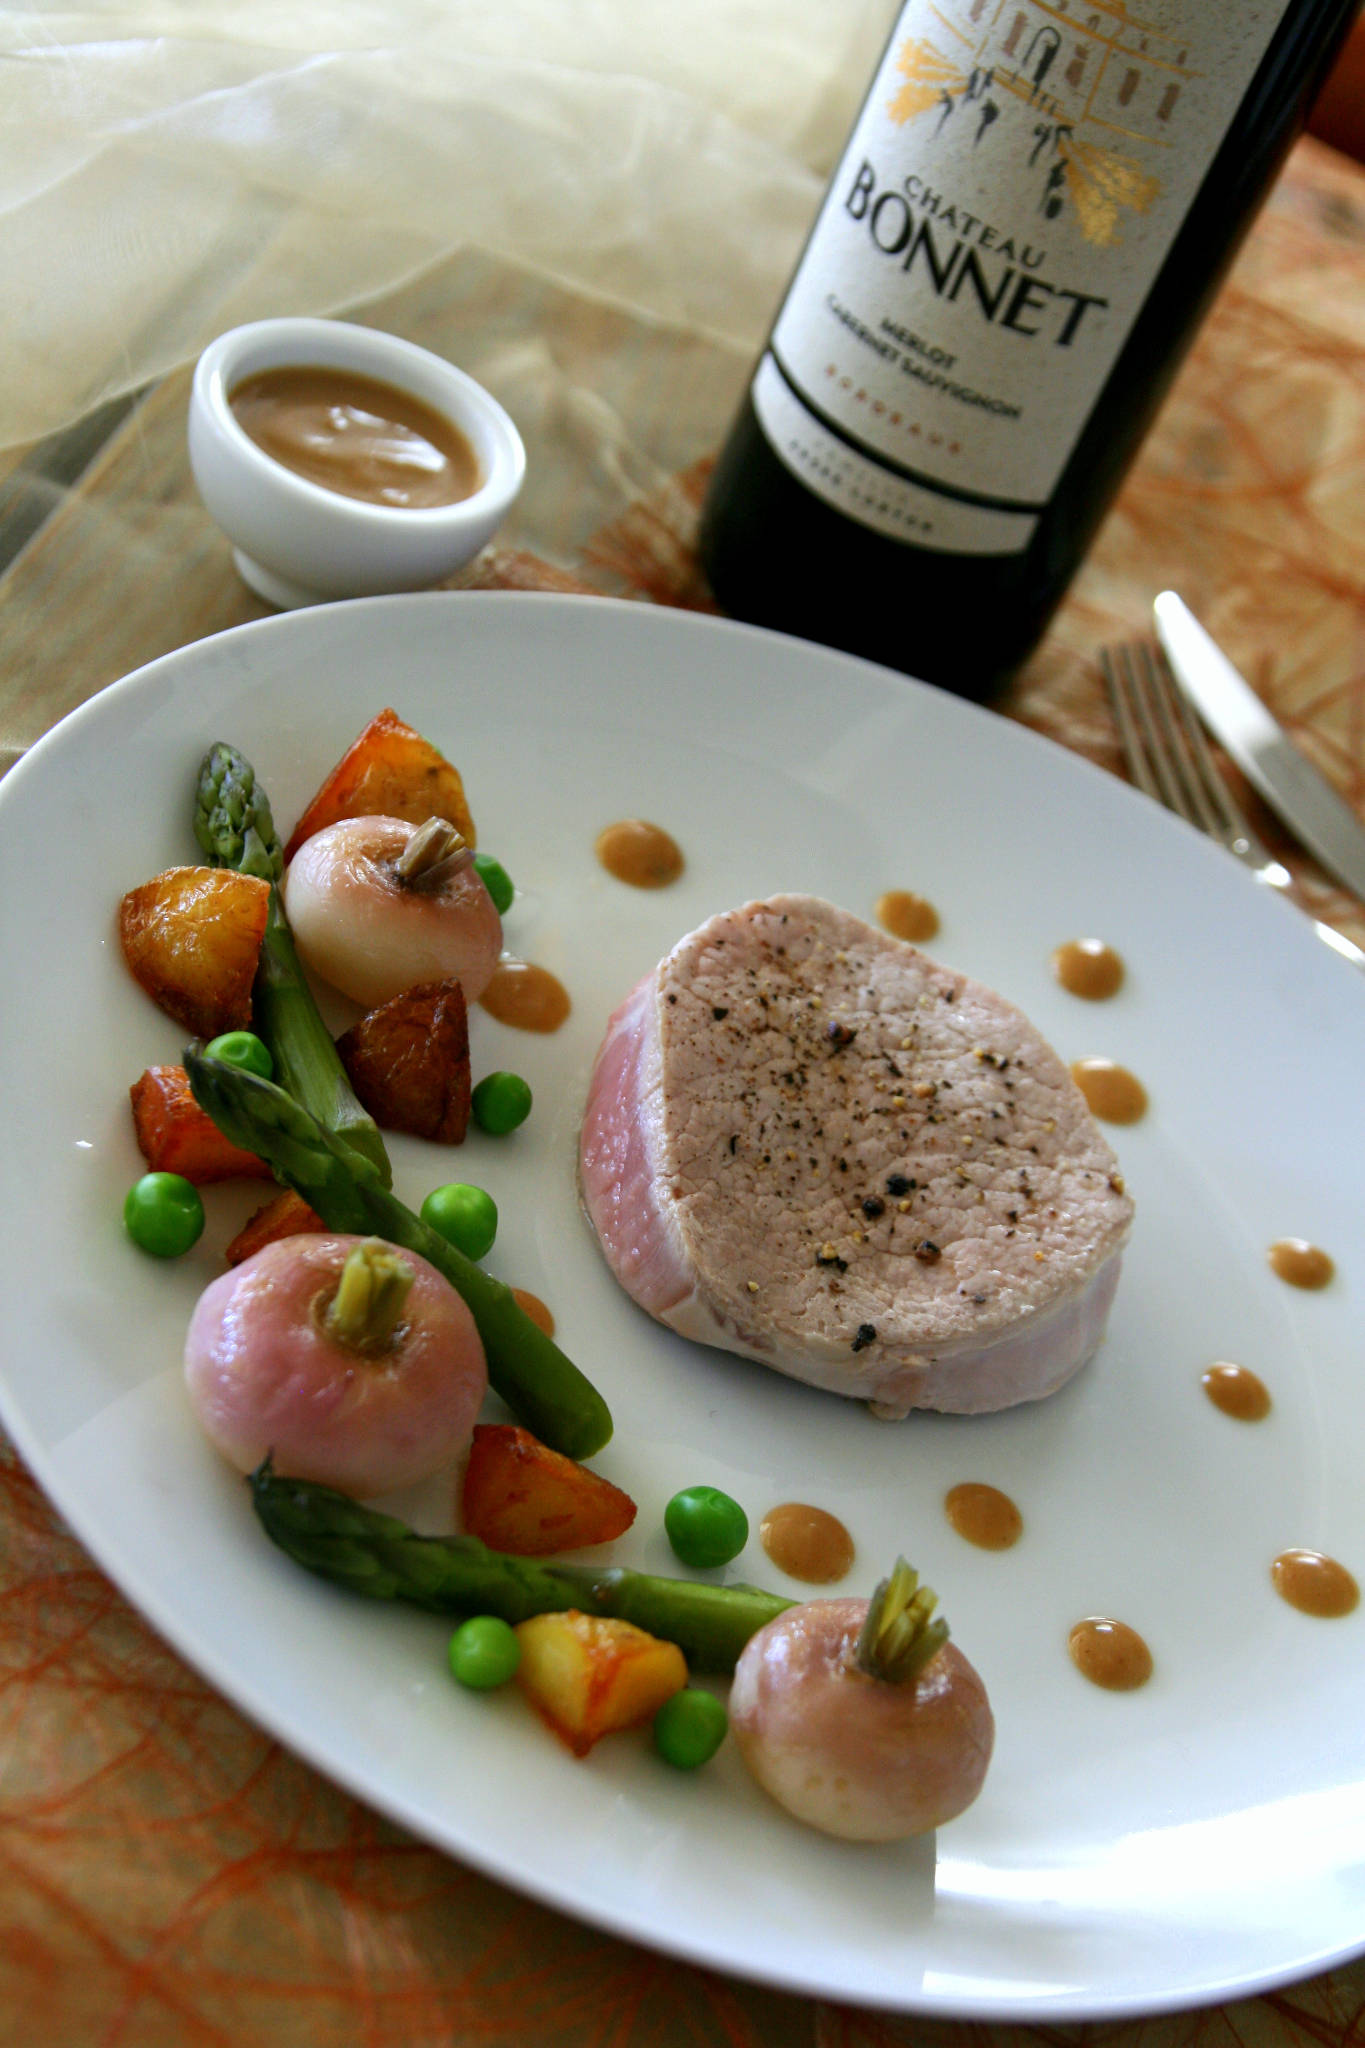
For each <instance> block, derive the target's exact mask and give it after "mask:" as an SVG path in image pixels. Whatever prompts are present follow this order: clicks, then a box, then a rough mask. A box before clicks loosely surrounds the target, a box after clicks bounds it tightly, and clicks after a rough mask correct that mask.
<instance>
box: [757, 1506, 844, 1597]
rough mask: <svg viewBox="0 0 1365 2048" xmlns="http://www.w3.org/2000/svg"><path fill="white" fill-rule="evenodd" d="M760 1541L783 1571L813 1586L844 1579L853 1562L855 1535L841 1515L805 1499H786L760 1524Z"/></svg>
mask: <svg viewBox="0 0 1365 2048" xmlns="http://www.w3.org/2000/svg"><path fill="white" fill-rule="evenodd" d="M758 1537H759V1541H760V1542H761V1543H762V1545H763V1548H764V1549H765V1550H766V1551H767V1553H768V1556H769V1557H770V1558H771V1559H772V1561H773V1563H774V1564H775V1565H776V1566H777V1569H778V1570H779V1571H780V1572H785V1573H786V1574H787V1577H788V1578H789V1579H802V1580H804V1582H805V1583H806V1584H807V1585H809V1586H828V1585H830V1584H831V1583H832V1582H833V1580H835V1579H842V1578H843V1576H844V1574H845V1573H846V1572H847V1571H848V1569H849V1567H850V1565H851V1564H852V1563H853V1538H852V1537H851V1536H850V1535H849V1533H848V1530H847V1529H846V1528H845V1527H844V1525H843V1523H842V1522H841V1521H840V1520H839V1518H838V1516H837V1515H831V1514H827V1513H826V1511H825V1510H824V1508H813V1507H809V1506H808V1505H807V1504H806V1503H805V1502H804V1501H797V1500H787V1501H783V1503H782V1505H781V1506H780V1507H776V1508H770V1509H769V1510H768V1512H767V1514H766V1515H765V1516H764V1517H763V1520H762V1522H761V1523H760V1524H759V1530H758Z"/></svg>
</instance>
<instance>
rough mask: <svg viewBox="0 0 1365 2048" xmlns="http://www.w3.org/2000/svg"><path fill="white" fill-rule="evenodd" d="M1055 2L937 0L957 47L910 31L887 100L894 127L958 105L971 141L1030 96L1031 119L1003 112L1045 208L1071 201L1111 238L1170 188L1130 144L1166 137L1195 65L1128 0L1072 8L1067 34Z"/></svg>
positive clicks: (954, 113) (1152, 146)
mask: <svg viewBox="0 0 1365 2048" xmlns="http://www.w3.org/2000/svg"><path fill="white" fill-rule="evenodd" d="M1053 11H1054V10H1053V9H1052V8H1050V7H1048V6H1045V5H1043V4H1041V0H956V5H954V4H953V0H940V5H939V6H938V7H937V8H936V9H935V12H936V14H937V15H938V17H939V19H940V20H941V21H942V22H943V25H944V27H945V28H947V29H949V30H951V31H952V32H953V33H954V34H955V35H956V36H957V37H958V39H959V40H960V42H961V44H962V46H963V49H962V56H961V58H960V59H954V58H953V57H952V56H950V55H948V54H947V53H945V52H944V51H943V50H940V49H939V48H938V47H937V45H936V44H935V43H933V42H932V41H931V40H930V39H929V38H928V37H922V36H921V37H911V38H909V39H908V40H907V41H906V42H905V43H903V44H902V45H901V47H900V49H899V51H898V52H897V56H896V64H895V68H896V71H897V73H898V74H899V76H900V77H901V78H902V79H903V80H904V83H903V84H902V85H901V86H899V87H898V88H897V90H896V92H895V93H894V94H893V96H892V98H891V99H890V101H889V102H888V103H887V108H886V111H887V113H888V115H889V116H890V118H891V120H892V121H894V122H895V123H896V125H897V126H898V127H902V126H904V125H905V123H906V122H909V121H916V120H920V119H923V118H924V117H926V116H933V117H935V118H936V120H937V124H938V126H937V129H936V130H935V133H941V132H942V130H943V128H944V127H945V126H946V124H947V123H948V122H949V121H952V120H956V119H957V118H958V117H959V116H961V117H963V118H964V119H965V120H966V121H967V122H968V124H969V125H970V126H971V127H973V128H974V130H975V133H974V134H973V136H972V148H973V150H976V149H978V148H980V147H982V146H983V144H985V143H986V141H987V138H988V136H990V131H991V130H992V128H993V127H994V126H995V124H996V123H997V122H998V121H999V119H1000V115H1001V112H1002V110H1003V109H1002V102H1005V101H1013V102H1015V103H1016V105H1020V106H1022V107H1024V109H1025V110H1026V112H1027V114H1028V115H1029V116H1032V117H1033V118H1032V120H1031V122H1030V123H1029V125H1027V126H1026V127H1025V128H1024V129H1023V130H1022V131H1021V129H1020V127H1019V124H1018V121H1017V119H1016V120H1015V121H1014V122H1006V123H1005V127H1004V130H1003V131H1002V134H1005V133H1010V134H1013V136H1014V137H1015V146H1016V147H1017V148H1020V149H1021V151H1022V155H1023V162H1022V164H1021V166H1020V168H1021V169H1022V170H1023V171H1024V172H1026V173H1027V174H1028V175H1030V176H1031V177H1033V178H1034V180H1035V181H1036V183H1037V187H1038V211H1039V213H1040V214H1041V216H1042V218H1043V219H1044V220H1047V221H1052V220H1056V219H1057V218H1058V216H1059V215H1061V214H1062V213H1063V212H1064V211H1065V209H1066V208H1067V206H1068V205H1070V207H1071V209H1072V211H1073V212H1074V214H1075V218H1076V224H1077V226H1078V228H1079V230H1080V233H1081V234H1082V236H1083V237H1084V239H1085V240H1086V241H1087V242H1089V243H1090V244H1091V245H1092V246H1093V247H1095V248H1109V247H1110V246H1111V245H1112V244H1113V243H1115V242H1117V241H1119V240H1120V239H1121V236H1122V230H1123V225H1124V221H1125V218H1126V217H1127V216H1129V215H1131V214H1142V213H1146V212H1147V211H1148V209H1149V208H1150V207H1151V206H1152V205H1153V204H1154V203H1155V202H1156V200H1157V199H1158V198H1159V197H1160V196H1161V192H1162V189H1163V188H1162V181H1161V179H1160V178H1159V177H1157V176H1156V175H1155V173H1154V172H1152V171H1151V170H1149V169H1148V168H1147V166H1146V164H1145V163H1144V162H1143V161H1142V159H1141V157H1140V156H1138V155H1135V154H1133V150H1132V145H1134V144H1136V145H1137V148H1138V149H1139V150H1140V151H1146V152H1149V153H1150V152H1152V151H1159V150H1162V149H1164V148H1166V147H1167V146H1168V144H1167V141H1166V138H1167V137H1168V136H1169V134H1170V132H1171V125H1170V124H1171V118H1172V116H1173V114H1174V112H1175V108H1176V105H1177V103H1178V101H1179V98H1180V92H1181V88H1182V85H1183V84H1184V83H1185V82H1186V81H1187V80H1188V79H1190V78H1191V77H1193V76H1194V73H1193V72H1192V71H1191V70H1190V69H1189V68H1188V66H1187V64H1186V61H1185V60H1186V55H1187V52H1186V51H1185V49H1184V48H1183V47H1181V45H1180V44H1179V42H1178V40H1177V39H1176V38H1175V37H1173V36H1170V35H1162V34H1161V33H1159V32H1158V31H1156V30H1154V29H1152V28H1150V27H1147V26H1144V25H1143V24H1142V23H1140V22H1136V21H1134V20H1132V19H1131V18H1130V17H1129V15H1128V13H1127V10H1126V8H1125V7H1124V6H1123V5H1122V4H1118V5H1113V4H1105V0H1101V4H1099V5H1096V6H1092V7H1091V8H1089V9H1088V10H1087V13H1086V15H1085V19H1084V22H1082V21H1080V20H1075V21H1073V20H1071V19H1070V18H1068V20H1067V23H1066V32H1065V36H1063V33H1062V31H1061V29H1059V28H1058V26H1057V24H1056V22H1055V21H1054V20H1052V19H1050V18H1049V17H1050V16H1051V15H1052V13H1053ZM987 13H990V14H991V16H992V19H991V21H990V22H989V24H988V25H987V26H986V27H985V28H984V29H983V28H982V27H981V26H980V22H981V18H982V17H983V16H984V15H986V14H987ZM990 140H991V142H993V143H994V142H996V141H997V138H996V137H994V136H990Z"/></svg>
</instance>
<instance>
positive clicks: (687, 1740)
mask: <svg viewBox="0 0 1365 2048" xmlns="http://www.w3.org/2000/svg"><path fill="white" fill-rule="evenodd" d="M729 1725H730V1718H729V1716H728V1714H727V1713H726V1711H725V1708H724V1707H723V1706H722V1704H721V1702H720V1701H719V1700H718V1699H717V1698H716V1696H715V1694H714V1693H713V1692H703V1691H702V1690H701V1687H700V1686H695V1685H687V1686H684V1687H683V1689H682V1691H681V1692H675V1693H674V1695H673V1697H672V1699H668V1700H665V1701H664V1703H663V1705H662V1706H661V1707H660V1709H659V1711H658V1713H657V1714H656V1715H655V1716H654V1747H655V1749H657V1750H658V1752H659V1755H660V1756H661V1757H662V1758H663V1760H664V1762H665V1763H666V1764H672V1766H673V1768H674V1770H677V1771H695V1770H696V1769H698V1767H699V1766H700V1765H702V1764H705V1763H709V1762H710V1761H711V1758H712V1757H713V1756H714V1755H715V1753H716V1751H717V1750H718V1749H719V1748H720V1746H721V1744H722V1742H724V1740H725V1731H726V1729H727V1728H728V1727H729Z"/></svg>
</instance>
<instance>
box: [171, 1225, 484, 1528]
mask: <svg viewBox="0 0 1365 2048" xmlns="http://www.w3.org/2000/svg"><path fill="white" fill-rule="evenodd" d="M185 1380H186V1385H187V1386H188V1388H189V1394H190V1399H191V1402H192V1403H193V1405H194V1409H195V1413H196V1414H197V1416H198V1418H199V1420H200V1422H201V1423H202V1424H203V1427H204V1429H205V1431H206V1432H207V1434H208V1436H209V1437H210V1438H211V1440H212V1441H213V1442H214V1443H215V1444H216V1445H217V1447H218V1449H219V1450H220V1451H221V1452H222V1453H223V1455H224V1456H225V1457H226V1458H228V1459H229V1460H230V1461H231V1463H232V1464H234V1465H236V1466H237V1467H238V1469H239V1470H240V1471H243V1472H249V1471H251V1470H253V1469H254V1468H255V1467H256V1466H257V1465H259V1464H260V1462H261V1460H262V1459H263V1458H264V1457H265V1456H266V1454H267V1453H271V1454H273V1457H274V1462H275V1464H276V1466H277V1467H278V1468H279V1470H280V1471H281V1472H283V1473H286V1474H288V1475H289V1476H290V1477H291V1478H295V1479H312V1480H316V1481H317V1482H318V1483H319V1484H321V1485H325V1486H333V1487H336V1488H337V1489H338V1490H339V1491H340V1492H342V1493H349V1494H353V1495H357V1496H359V1497H360V1498H362V1499H364V1498H366V1497H368V1496H371V1495H374V1494H379V1493H387V1492H389V1491H391V1490H392V1489H393V1488H396V1487H400V1486H408V1485H411V1484H413V1483H414V1482H415V1481H417V1480H420V1479H425V1478H428V1477H429V1476H430V1475H431V1474H432V1473H433V1472H436V1471H439V1469H440V1468H441V1467H442V1466H443V1465H445V1464H447V1463H448V1462H449V1461H450V1460H451V1459H452V1458H454V1457H455V1456H456V1455H457V1454H458V1453H459V1452H460V1451H462V1450H463V1449H464V1447H465V1446H466V1445H467V1443H468V1442H469V1439H470V1434H471V1432H472V1430H473V1427H474V1422H475V1418H476V1417H477V1415H478V1412H479V1406H480V1403H481V1402H482V1400H483V1396H484V1390H485V1388H486V1386H487V1383H488V1375H487V1371H486V1368H485V1365H484V1355H483V1346H482V1344H481V1343H480V1341H479V1333H478V1331H477V1329H476V1328H475V1326H474V1318H473V1316H472V1315H471V1314H470V1312H469V1310H468V1308H466V1306H465V1304H464V1302H463V1301H462V1300H461V1299H460V1297H459V1295H458V1294H457V1293H456V1292H455V1289H454V1288H453V1287H452V1286H451V1284H450V1282H449V1281H448V1280H447V1279H445V1277H444V1276H443V1275H442V1274H440V1273H438V1272H437V1271H436V1268H435V1267H434V1266H431V1265H428V1263H427V1261H426V1260H425V1259H423V1258H419V1257H418V1256H417V1255H416V1254H415V1253H413V1252H407V1251H399V1250H397V1249H396V1248H395V1247H394V1246H393V1245H389V1244H385V1243H383V1242H382V1241H381V1240H380V1239H378V1238H361V1237H344V1236H323V1235H320V1234H318V1235H313V1234H305V1235H302V1236H299V1237H286V1238H281V1239H279V1240H277V1241H276V1242H275V1243H274V1244H269V1245H266V1246H265V1247H264V1249H263V1250H261V1251H259V1252H257V1253H256V1254H255V1255H254V1256H253V1257H251V1258H249V1259H245V1260H243V1262H242V1264H241V1265H239V1266H236V1267H234V1268H233V1269H232V1271H231V1272H229V1273H224V1274H223V1275H222V1276H221V1278H219V1279H217V1280H214V1281H212V1282H211V1283H210V1285H209V1286H208V1287H206V1288H205V1290H204V1292H203V1294H202V1295H201V1296H200V1298H199V1302H198V1304H197V1306H196V1308H195V1311H194V1314H193V1316H192V1317H191V1320H190V1327H189V1332H188V1335H187V1337H186V1340H185Z"/></svg>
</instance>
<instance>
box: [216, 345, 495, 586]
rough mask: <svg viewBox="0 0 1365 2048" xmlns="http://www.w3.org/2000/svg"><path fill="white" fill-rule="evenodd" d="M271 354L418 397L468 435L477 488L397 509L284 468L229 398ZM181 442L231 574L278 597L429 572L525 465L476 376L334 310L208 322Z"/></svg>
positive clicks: (487, 521) (455, 558) (439, 570)
mask: <svg viewBox="0 0 1365 2048" xmlns="http://www.w3.org/2000/svg"><path fill="white" fill-rule="evenodd" d="M283 368H300V369H307V368H313V369H340V370H347V371H351V372H353V373H357V374H359V375H361V376H365V377H372V378H376V379H378V381H379V382H381V383H383V384H388V385H393V386H396V387H397V388H398V389H399V390H401V391H406V392H408V393H410V394H411V395H412V396H413V397H414V398H417V399H420V400H421V401H422V402H423V403H424V404H426V405H428V406H431V407H432V408H433V409H434V410H435V411H436V412H438V413H441V414H442V415H444V417H445V418H446V419H448V420H450V421H451V422H452V423H453V424H454V425H455V426H456V427H458V428H459V430H460V432H461V433H463V434H464V435H465V437H466V438H467V439H468V441H469V442H470V443H471V445H472V447H473V449H474V453H475V455H476V457H477V458H478V463H479V471H480V476H481V479H482V481H481V482H480V484H479V486H478V488H477V489H476V490H475V491H474V492H473V493H472V495H470V496H469V497H466V498H462V499H460V500H458V501H457V502H456V503H454V504H450V505H439V506H433V507H429V508H423V509H421V510H410V509H406V508H398V507H394V506H389V505H381V504H376V503H373V502H370V501H368V500H366V499H362V498H353V497H348V496H344V495H343V494H342V493H341V492H339V491H333V490H329V489H327V488H326V487H325V486H323V485H321V484H315V483H311V482H309V480H308V479H307V478H306V477H303V476H300V475H297V474H296V473H295V472H294V471H293V470H291V469H288V468H286V467H285V465H284V464H283V463H281V462H277V461H276V460H275V459H274V457H273V456H270V455H267V454H266V452H265V450H264V449H263V448H260V447H258V446H257V444H256V442H255V441H253V440H252V439H251V437H250V435H249V434H247V432H246V431H245V429H244V428H243V427H242V426H241V425H240V423H239V422H238V420H237V418H236V416H235V414H234V413H233V410H232V407H231V405H230V404H229V397H230V394H231V393H232V391H233V390H234V389H235V388H236V386H237V385H239V384H240V383H241V382H242V381H243V380H244V379H245V378H247V377H252V376H255V375H257V374H259V373H260V372H261V371H264V370H275V369H283ZM189 451H190V466H191V468H192V469H193V471H194V480H195V482H196V484H197V485H198V487H199V494H200V496H201V497H202V499H203V501H204V504H205V505H206V506H207V508H208V510H209V511H210V512H211V513H212V515H213V517H214V518H215V519H216V520H217V522H218V524H219V525H220V526H221V527H222V529H223V531H224V532H225V533H226V535H227V537H228V539H229V540H230V541H231V542H232V545H233V559H234V560H235V562H236V564H237V568H238V570H239V571H240V573H241V575H242V577H243V578H244V579H245V581H246V582H247V583H249V584H250V585H251V587H252V589H253V590H255V591H257V592H258V593H259V595H260V596H262V597H264V598H266V599H268V600H269V602H270V603H272V604H276V605H279V606H281V607H283V608H284V609H286V610H289V609H293V608H294V607H295V606H298V605H306V604H320V603H325V602H327V601H328V600H330V599H332V598H342V597H367V596H372V595H374V594H376V593H379V592H385V591H396V590H422V589H427V588H429V587H430V586H431V585H432V584H434V583H440V582H441V581H443V579H444V578H445V577H447V576H450V575H452V574H453V573H454V572H455V570H457V569H459V568H462V567H463V565H464V564H465V563H466V562H468V561H470V560H472V559H473V557H474V556H475V555H476V554H477V553H478V552H479V550H480V548H482V547H484V546H485V545H486V544H487V542H488V541H489V540H490V539H491V537H492V535H493V534H494V532H495V531H496V529H497V528H498V526H499V525H500V524H501V523H502V521H503V519H504V518H505V517H506V515H507V513H508V511H509V510H510V508H511V506H512V504H513V502H514V501H515V499H516V496H517V493H518V492H519V491H520V489H521V484H522V479H523V477H524V475H525V471H526V452H525V449H524V448H523V446H522V442H521V436H520V435H519V434H518V432H517V430H516V427H515V426H514V425H513V424H512V421H511V420H510V419H509V417H508V415H507V414H506V413H505V412H504V411H503V409H502V407H501V406H500V405H499V404H498V402H497V400H496V399H495V398H493V397H491V396H490V395H489V393H488V392H487V391H485V390H484V388H483V386H482V385H481V384H478V383H476V382H475V380H474V379H473V378H472V377H469V376H467V375H466V374H465V372H464V371H463V370H457V369H456V368H455V367H454V365H453V364H451V363H448V362H446V361H445V360H444V359H443V358H442V357H440V356H437V355H433V354H432V353H431V352H430V350H428V349H424V348H419V347H417V345H416V344H415V343H414V342H410V341H403V340H401V339H400V338H399V337H398V336H397V335H393V334H384V333H381V332H380V331H378V330H377V329H375V328H372V327H358V326H355V325H353V324H351V323H350V322H348V321H345V320H320V319H303V318H299V319H278V320H257V321H253V322H252V323H251V324H250V325H248V326H245V327H234V328H232V329H231V330H230V331H229V332H228V333H226V334H220V335H219V336H218V338H217V340H216V341H213V342H211V343H210V344H209V346H208V347H207V348H206V349H205V351H204V353H203V355H202V356H200V358H199V361H198V363H197V365H196V366H195V372H194V383H193V386H192V388H191V393H190V412H189Z"/></svg>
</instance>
